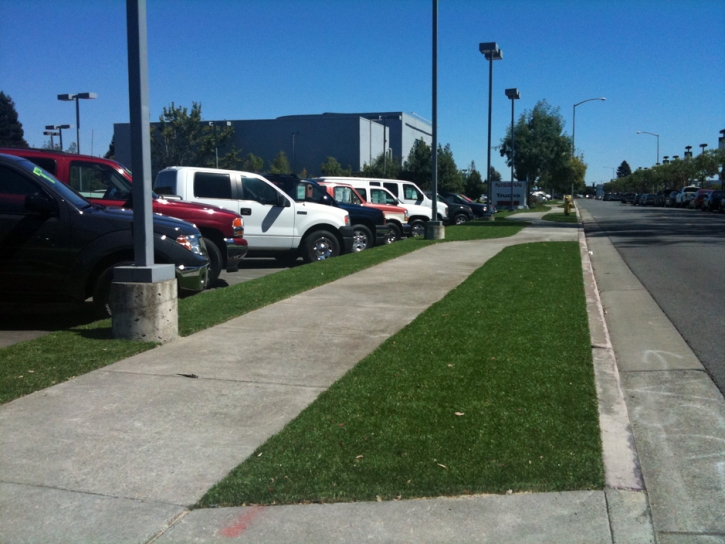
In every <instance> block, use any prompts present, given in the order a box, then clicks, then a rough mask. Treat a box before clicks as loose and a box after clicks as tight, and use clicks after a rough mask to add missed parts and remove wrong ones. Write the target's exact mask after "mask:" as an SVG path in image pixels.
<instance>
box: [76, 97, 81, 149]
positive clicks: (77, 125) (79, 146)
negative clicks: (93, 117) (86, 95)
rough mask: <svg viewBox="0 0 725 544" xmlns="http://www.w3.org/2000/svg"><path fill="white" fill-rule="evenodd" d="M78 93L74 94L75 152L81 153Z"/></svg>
mask: <svg viewBox="0 0 725 544" xmlns="http://www.w3.org/2000/svg"><path fill="white" fill-rule="evenodd" d="M78 102H79V101H78V95H76V153H78V154H79V155H80V153H81V111H80V107H79V106H78Z"/></svg>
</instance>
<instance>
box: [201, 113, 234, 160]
mask: <svg viewBox="0 0 725 544" xmlns="http://www.w3.org/2000/svg"><path fill="white" fill-rule="evenodd" d="M207 123H208V124H209V126H210V127H214V164H215V165H216V166H215V167H216V168H217V169H219V149H218V148H217V142H216V121H207ZM223 123H225V124H226V126H228V127H230V126H232V122H231V121H223Z"/></svg>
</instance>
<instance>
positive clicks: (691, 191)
mask: <svg viewBox="0 0 725 544" xmlns="http://www.w3.org/2000/svg"><path fill="white" fill-rule="evenodd" d="M699 190H700V188H699V187H695V186H694V185H688V186H687V187H683V188H682V189H680V192H679V193H677V196H676V197H675V207H676V208H687V207H688V206H689V204H690V200H692V199H693V198H695V193H697V191H699Z"/></svg>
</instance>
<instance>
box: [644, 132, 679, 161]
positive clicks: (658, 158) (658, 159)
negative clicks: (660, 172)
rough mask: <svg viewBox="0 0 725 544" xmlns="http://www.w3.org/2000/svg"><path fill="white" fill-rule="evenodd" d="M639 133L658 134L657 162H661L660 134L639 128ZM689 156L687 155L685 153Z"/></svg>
mask: <svg viewBox="0 0 725 544" xmlns="http://www.w3.org/2000/svg"><path fill="white" fill-rule="evenodd" d="M637 134H649V135H650V136H656V137H657V163H656V164H659V163H660V135H659V134H655V133H654V132H645V131H644V130H638V131H637ZM685 156H687V155H685Z"/></svg>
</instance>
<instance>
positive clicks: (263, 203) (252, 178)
mask: <svg viewBox="0 0 725 544" xmlns="http://www.w3.org/2000/svg"><path fill="white" fill-rule="evenodd" d="M301 187H302V190H303V191H304V186H301ZM154 191H155V192H156V193H158V194H160V195H164V196H165V197H167V198H168V197H169V196H172V197H173V195H176V196H177V197H180V198H181V199H183V200H188V201H190V202H199V203H203V204H213V205H215V206H219V207H221V208H227V209H229V210H232V211H235V212H237V213H238V214H240V215H243V216H244V237H245V239H246V240H247V242H248V244H249V252H248V255H249V256H254V255H271V256H275V257H277V258H279V259H280V260H282V261H288V260H289V261H292V260H296V259H297V257H298V256H299V255H301V256H302V258H303V259H304V260H305V261H307V262H310V261H320V260H324V259H327V258H329V257H335V256H337V255H339V254H340V253H348V252H350V251H351V250H352V246H353V229H352V227H351V226H350V216H349V215H348V213H347V212H346V211H345V210H341V209H340V208H335V207H332V206H325V205H323V204H317V203H315V202H307V201H305V200H304V196H305V195H302V199H301V201H300V202H295V201H294V200H292V199H290V198H289V197H288V196H287V195H286V194H284V193H283V192H282V191H281V190H279V189H278V188H277V187H275V186H274V184H272V183H270V182H269V181H268V180H266V179H265V178H264V177H262V176H260V175H258V174H252V173H249V172H239V171H236V170H218V169H215V168H197V167H191V166H172V167H170V168H165V169H164V170H161V171H160V172H159V173H158V174H157V176H156V180H155V181H154Z"/></svg>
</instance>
